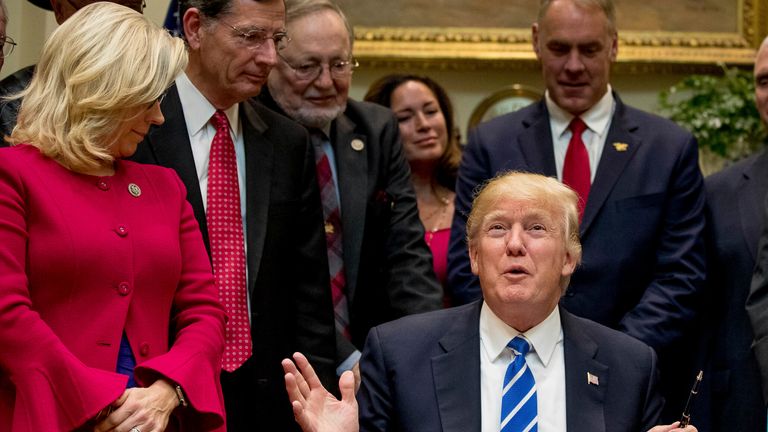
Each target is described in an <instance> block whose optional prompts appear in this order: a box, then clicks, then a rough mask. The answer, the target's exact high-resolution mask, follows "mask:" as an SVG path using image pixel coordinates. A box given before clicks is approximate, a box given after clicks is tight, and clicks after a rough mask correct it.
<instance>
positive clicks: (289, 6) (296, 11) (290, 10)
mask: <svg viewBox="0 0 768 432" xmlns="http://www.w3.org/2000/svg"><path fill="white" fill-rule="evenodd" d="M325 10H328V11H331V12H335V13H336V15H338V16H339V18H341V21H342V22H343V23H344V27H345V28H346V29H347V34H348V35H349V46H350V48H352V46H353V45H354V42H355V32H354V30H353V29H352V26H351V25H350V24H349V21H348V20H347V16H346V15H344V12H343V11H342V10H341V8H340V7H339V5H337V4H336V3H334V2H333V1H331V0H286V1H285V25H286V26H287V25H288V24H289V23H291V22H292V21H295V20H297V19H299V18H301V17H304V16H307V15H310V14H313V13H315V12H320V11H325Z"/></svg>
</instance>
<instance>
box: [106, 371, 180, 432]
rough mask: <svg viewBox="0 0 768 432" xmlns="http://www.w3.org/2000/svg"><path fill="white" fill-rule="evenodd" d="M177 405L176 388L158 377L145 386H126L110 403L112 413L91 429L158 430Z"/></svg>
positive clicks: (143, 431)
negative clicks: (127, 387)
mask: <svg viewBox="0 0 768 432" xmlns="http://www.w3.org/2000/svg"><path fill="white" fill-rule="evenodd" d="M178 405H179V399H178V397H177V395H176V390H175V389H174V387H173V386H172V385H171V384H170V383H169V382H168V381H166V380H163V379H159V380H157V381H155V382H154V383H153V384H152V385H150V386H149V387H146V388H141V387H135V388H130V389H128V390H126V391H125V392H124V393H123V394H122V396H120V398H118V399H117V400H116V401H115V402H114V403H113V404H112V406H113V410H112V413H110V414H109V415H108V416H107V418H105V419H104V420H102V421H101V422H99V423H98V424H97V425H96V427H95V428H94V432H107V431H115V432H162V431H164V430H165V427H166V426H167V425H168V419H169V418H170V416H171V413H172V412H173V410H174V409H175V408H176V407H177V406H178Z"/></svg>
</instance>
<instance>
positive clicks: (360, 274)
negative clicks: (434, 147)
mask: <svg viewBox="0 0 768 432" xmlns="http://www.w3.org/2000/svg"><path fill="white" fill-rule="evenodd" d="M286 9H287V13H286V26H287V29H288V33H289V34H290V35H291V39H292V41H291V44H290V45H289V46H288V47H287V48H286V49H285V50H282V51H280V53H279V54H278V64H277V66H276V67H275V69H274V70H273V71H272V73H271V74H270V76H269V81H268V90H269V92H268V93H267V92H262V95H261V96H260V99H261V100H262V101H264V102H265V104H267V106H270V107H273V108H275V109H277V110H279V111H281V112H284V113H286V114H287V115H288V116H289V117H291V118H293V119H294V120H296V121H297V122H299V123H301V124H302V125H304V126H305V127H307V128H308V129H309V131H310V135H311V137H312V141H313V144H314V148H315V161H316V163H317V168H316V169H317V175H318V182H319V185H320V189H321V194H322V197H323V210H324V216H325V222H326V223H325V232H326V241H327V246H328V259H329V265H330V266H329V273H330V275H329V276H330V279H331V291H332V293H333V296H334V314H335V317H336V329H337V370H336V371H337V373H338V374H341V373H342V372H343V371H345V370H349V369H352V370H353V371H354V372H357V360H358V359H359V356H360V354H359V352H358V349H359V348H361V347H362V345H363V342H364V341H365V337H366V335H367V334H368V330H369V329H370V328H371V327H372V326H374V325H377V324H380V323H382V322H385V321H389V320H392V319H395V318H398V317H401V316H404V315H409V314H413V313H417V312H424V311H429V310H434V309H439V308H440V307H441V306H442V288H441V287H440V286H439V284H438V283H437V280H436V278H435V275H434V272H433V270H432V263H431V255H430V252H429V249H428V248H427V245H426V244H425V243H424V228H423V227H422V225H421V222H420V221H419V218H418V212H417V207H416V199H415V194H414V192H413V188H412V186H411V183H410V170H409V168H408V166H407V164H406V162H405V159H404V157H403V152H402V145H401V143H400V136H399V130H398V125H397V122H396V120H395V118H394V116H393V114H392V113H391V112H390V111H389V110H388V109H386V108H382V107H380V106H376V105H373V104H369V103H365V102H357V101H354V100H350V99H349V98H348V92H349V86H350V83H351V78H352V71H353V69H354V68H355V66H356V65H357V63H356V62H355V60H354V58H353V57H352V40H353V33H352V29H351V27H350V25H349V23H348V22H347V20H346V18H345V17H344V14H343V12H342V11H341V10H340V9H339V8H338V6H336V5H335V4H334V3H332V2H331V1H329V0H287V1H286ZM355 375H356V376H358V375H357V373H356V374H355Z"/></svg>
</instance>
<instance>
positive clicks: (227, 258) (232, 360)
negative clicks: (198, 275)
mask: <svg viewBox="0 0 768 432" xmlns="http://www.w3.org/2000/svg"><path fill="white" fill-rule="evenodd" d="M211 123H212V124H213V126H214V127H215V128H216V135H215V136H214V137H213V143H212V144H211V155H210V162H209V164H208V198H207V200H208V206H207V209H206V220H207V222H208V238H209V241H210V246H211V257H212V261H213V275H214V278H215V280H216V286H217V287H218V289H219V300H220V301H221V303H222V305H224V309H225V310H226V311H227V314H229V321H227V325H226V340H225V343H224V357H223V358H222V359H221V367H222V369H224V370H225V371H227V372H232V371H234V370H235V369H237V368H239V367H240V366H242V364H243V363H245V361H246V360H248V358H249V357H250V356H251V354H252V352H253V348H252V346H251V326H250V323H249V320H248V305H247V301H248V300H247V293H246V282H245V243H244V242H243V220H242V216H241V214H240V188H239V187H238V178H237V158H236V156H235V144H234V143H233V142H232V137H231V136H230V134H229V121H228V120H227V116H226V114H224V113H223V112H222V111H216V113H215V114H214V115H213V117H211Z"/></svg>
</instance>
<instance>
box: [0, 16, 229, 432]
mask: <svg viewBox="0 0 768 432" xmlns="http://www.w3.org/2000/svg"><path fill="white" fill-rule="evenodd" d="M186 64H187V54H186V48H185V47H184V43H183V42H182V41H181V40H180V39H175V38H173V37H171V36H170V35H169V34H168V33H166V32H165V31H163V30H162V29H160V28H159V27H157V26H155V25H154V24H152V23H151V22H149V21H148V20H147V19H146V18H144V17H143V16H142V15H141V14H139V13H137V12H136V11H133V10H131V9H129V8H126V7H124V6H119V5H115V4H113V3H96V4H93V5H90V6H86V7H85V8H83V9H81V10H80V11H79V12H77V13H76V14H75V15H73V16H72V18H70V19H69V20H67V21H66V22H65V23H64V24H63V25H62V26H61V27H59V28H58V29H57V30H56V31H55V32H53V34H52V35H51V37H50V39H49V40H48V42H46V44H45V47H44V48H43V53H42V56H41V60H40V63H39V64H38V65H37V69H36V71H35V75H34V77H33V78H32V81H31V83H30V85H29V87H28V88H27V89H26V90H25V91H23V92H22V93H21V94H19V95H17V97H23V98H24V100H23V102H22V105H21V110H20V112H19V117H18V124H17V126H16V128H15V129H14V131H13V133H12V134H11V136H10V138H9V140H10V142H11V143H12V144H13V146H12V147H9V148H3V149H0V347H2V349H1V350H0V430H4V431H6V430H9V431H10V430H12V431H15V432H18V431H35V432H37V431H46V432H47V431H71V430H95V431H97V432H101V431H107V430H110V431H112V430H115V431H121V432H124V431H125V432H127V431H130V432H156V431H164V430H194V431H206V430H215V429H217V428H223V423H224V420H223V408H222V400H221V387H220V384H219V368H220V361H221V352H222V349H223V338H224V320H225V313H224V311H223V310H222V308H221V306H220V305H219V302H218V294H217V291H216V288H215V286H214V282H213V275H212V273H211V267H210V263H209V261H208V257H207V254H206V251H205V248H204V246H203V243H202V238H201V234H200V231H199V228H198V225H197V222H196V221H195V218H194V215H193V213H192V210H191V208H190V206H189V204H188V203H187V202H186V191H185V189H184V187H183V185H182V183H181V181H180V180H179V179H178V177H177V176H176V174H175V173H174V172H173V171H171V170H169V169H165V168H159V167H154V166H149V165H140V164H136V163H133V162H129V161H124V160H123V158H125V157H128V156H130V155H132V154H133V153H134V152H135V151H136V146H137V145H138V143H139V142H140V141H141V140H142V139H143V137H144V135H145V134H146V133H147V131H148V129H149V127H150V125H157V124H161V123H163V121H164V118H163V115H162V113H161V112H160V104H159V101H160V99H162V97H163V95H164V93H165V90H166V88H168V86H170V85H171V84H172V83H173V80H174V79H175V77H176V76H177V75H178V74H179V73H180V72H181V71H182V70H183V68H184V66H185V65H186Z"/></svg>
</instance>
